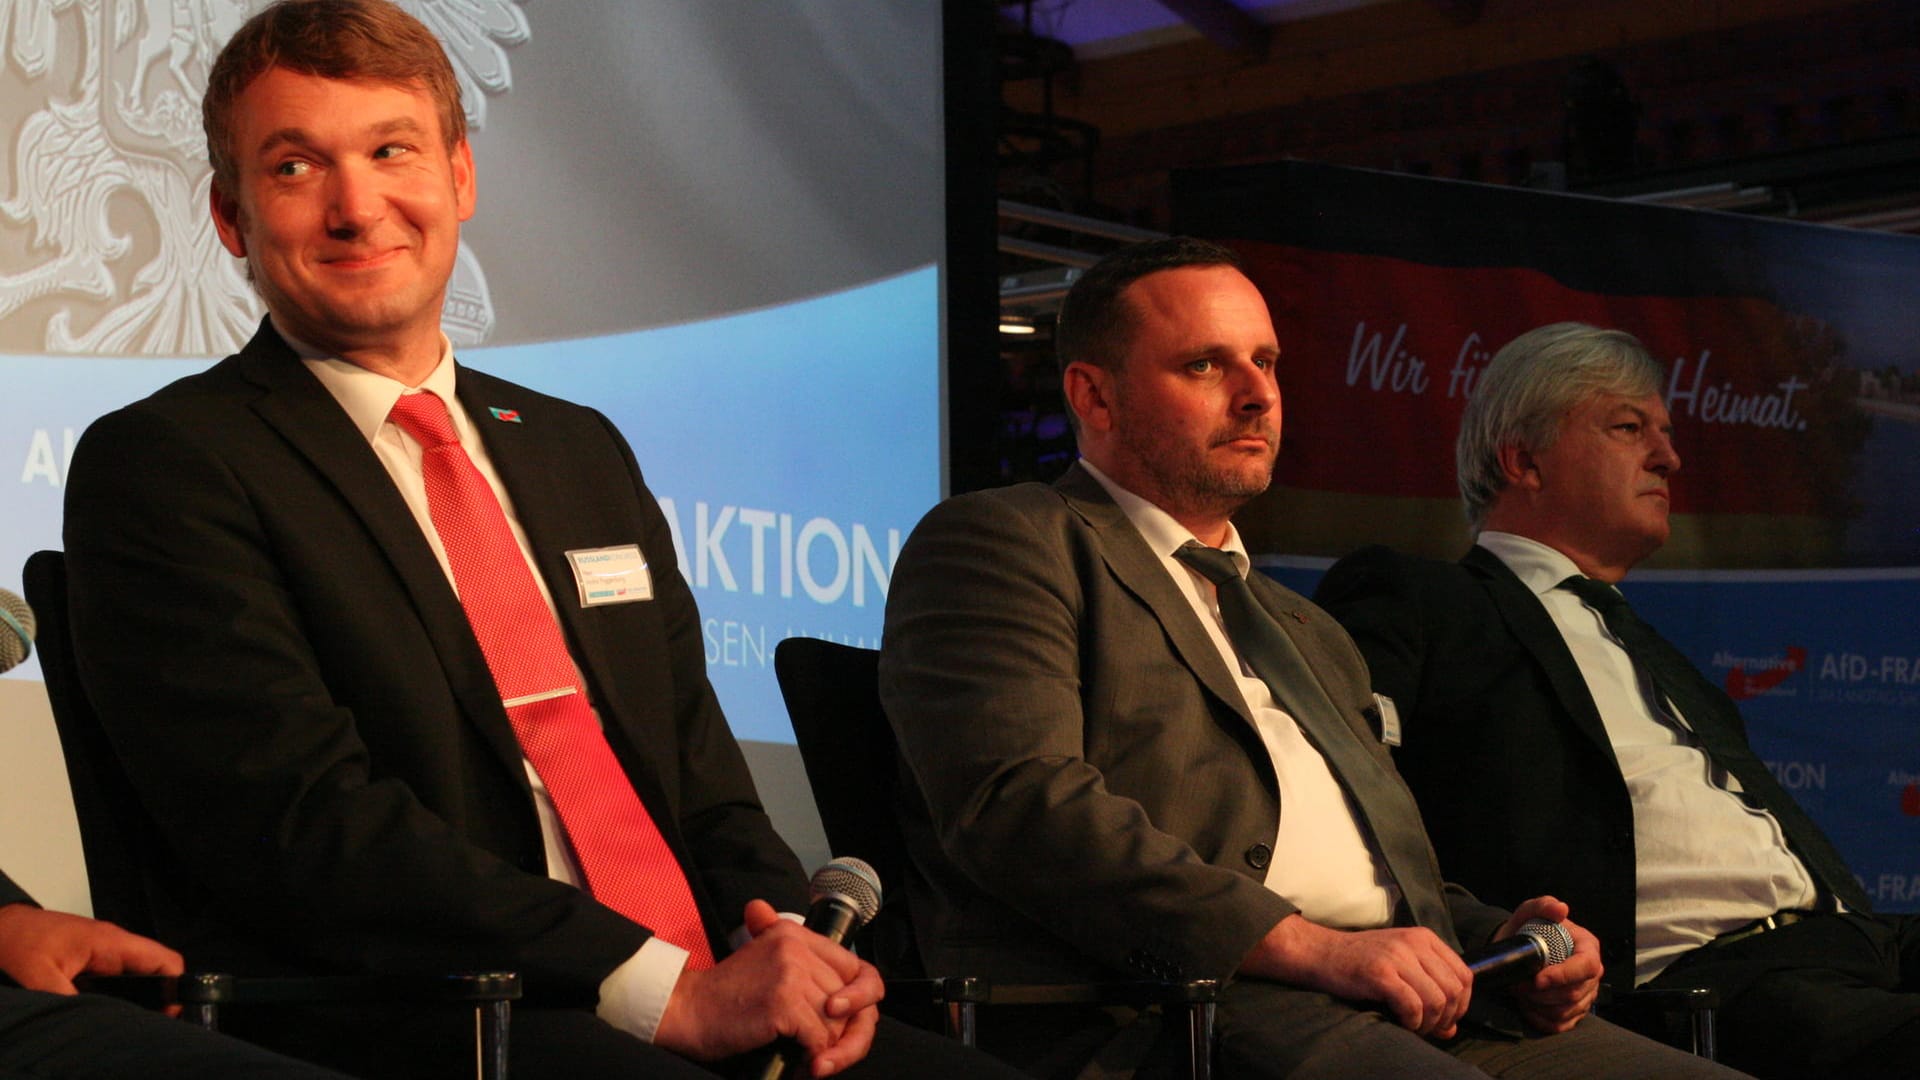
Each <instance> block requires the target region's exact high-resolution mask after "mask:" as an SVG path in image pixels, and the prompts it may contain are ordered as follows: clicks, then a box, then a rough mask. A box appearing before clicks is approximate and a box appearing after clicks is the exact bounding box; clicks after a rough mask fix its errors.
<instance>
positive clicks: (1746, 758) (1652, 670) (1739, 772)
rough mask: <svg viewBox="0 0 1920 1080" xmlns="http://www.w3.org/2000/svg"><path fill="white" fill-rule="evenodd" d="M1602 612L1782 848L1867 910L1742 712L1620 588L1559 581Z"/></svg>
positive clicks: (1581, 580) (1830, 888)
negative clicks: (1753, 742)
mask: <svg viewBox="0 0 1920 1080" xmlns="http://www.w3.org/2000/svg"><path fill="white" fill-rule="evenodd" d="M1560 587H1561V588H1563V589H1566V590H1569V591H1570V592H1573V593H1574V594H1576V595H1577V596H1579V597H1580V599H1582V600H1584V601H1586V602H1587V606H1589V607H1591V608H1593V610H1595V611H1597V612H1599V613H1600V617H1601V618H1602V619H1604V620H1606V623H1607V629H1608V630H1611V631H1612V632H1613V636H1614V637H1616V638H1619V639H1620V644H1621V646H1622V647H1623V648H1625V649H1626V650H1627V655H1628V656H1629V657H1632V659H1633V662H1634V664H1635V665H1637V666H1638V667H1639V668H1640V670H1641V671H1644V672H1646V673H1647V676H1648V678H1651V679H1652V680H1653V685H1654V688H1655V689H1656V690H1658V691H1659V692H1660V694H1661V695H1662V696H1663V697H1665V698H1666V699H1667V700H1668V701H1669V702H1671V703H1672V705H1673V708H1674V710H1675V711H1676V712H1678V713H1679V714H1680V717H1681V719H1682V720H1683V721H1684V722H1685V724H1686V726H1687V727H1689V728H1691V729H1692V730H1693V734H1694V736H1695V737H1696V738H1698V739H1699V740H1700V748H1701V749H1703V750H1705V751H1706V752H1707V756H1708V757H1711V758H1712V759H1713V761H1714V763H1715V764H1717V765H1719V766H1720V767H1721V768H1723V769H1725V770H1727V772H1729V773H1731V774H1732V775H1733V777H1734V778H1735V779H1736V780H1739V781H1740V787H1741V790H1742V791H1744V792H1745V793H1746V798H1747V800H1748V801H1749V802H1751V803H1753V804H1754V805H1757V806H1759V807H1760V808H1761V809H1763V810H1765V811H1766V812H1767V813H1769V814H1772V815H1773V819H1774V820H1775V821H1777V822H1779V823H1780V831H1781V832H1783V833H1785V834H1786V838H1787V844H1788V845H1789V846H1790V847H1792V848H1793V850H1794V852H1795V853H1796V854H1798V855H1799V856H1800V858H1801V860H1802V861H1803V862H1805V863H1806V866H1807V869H1808V870H1809V871H1811V872H1812V874H1813V876H1814V877H1815V878H1816V879H1817V880H1818V881H1819V882H1820V884H1821V885H1822V886H1824V887H1825V888H1826V889H1827V891H1828V892H1830V893H1832V894H1833V895H1834V896H1837V897H1839V898H1840V900H1841V902H1842V903H1844V904H1846V905H1847V906H1848V907H1850V908H1852V909H1853V910H1855V911H1868V910H1871V908H1870V907H1869V905H1868V903H1867V897H1866V894H1865V893H1863V892H1861V891H1860V886H1859V883H1858V882H1856V881H1854V879H1853V874H1852V872H1851V871H1849V870H1848V869H1847V864H1846V861H1845V860H1844V859H1842V858H1841V857H1840V853H1839V852H1837V851H1835V850H1834V849H1833V845H1832V844H1830V843H1828V842H1827V837H1826V834H1824V833H1822V832H1821V831H1820V827H1819V826H1817V825H1815V824H1814V823H1813V819H1811V818H1809V817H1807V815H1806V813H1805V811H1803V810H1801V809H1800V806H1799V804H1798V803H1795V802H1794V801H1793V796H1791V795H1788V794H1787V792H1786V789H1784V788H1782V787H1781V786H1780V782H1779V781H1777V780H1775V779H1774V778H1773V774H1772V773H1771V772H1768V771H1767V766H1766V763H1765V762H1763V761H1761V760H1760V758H1759V756H1758V755H1756V754H1755V753H1754V752H1753V747H1751V746H1749V745H1747V740H1746V736H1745V734H1744V733H1743V731H1742V728H1741V724H1740V714H1739V711H1738V710H1737V708H1736V707H1735V706H1734V704H1733V699H1732V698H1729V697H1727V695H1726V694H1724V693H1722V692H1721V691H1720V689H1719V688H1718V687H1716V686H1714V685H1713V684H1712V683H1710V682H1708V681H1707V680H1706V677H1705V676H1703V675H1701V674H1700V672H1699V669H1697V668H1695V667H1694V666H1693V663H1692V662H1691V661H1689V660H1688V659H1687V658H1686V655H1685V654H1683V653H1682V652H1681V651H1680V650H1679V649H1676V648H1674V647H1673V644H1672V643H1671V642H1669V641H1667V639H1666V638H1663V637H1661V636H1660V634H1659V633H1658V632H1657V631H1656V630H1654V628H1653V627H1651V626H1648V625H1647V624H1646V622H1645V621H1643V620H1642V619H1641V618H1640V616H1638V615H1636V614H1634V613H1633V608H1632V607H1630V606H1629V605H1628V604H1627V598H1626V597H1624V596H1621V595H1620V590H1618V589H1616V588H1614V587H1613V586H1611V585H1608V584H1606V583H1605V582H1602V581H1595V580H1594V579H1592V578H1590V577H1582V576H1580V575H1578V574H1576V575H1574V576H1573V577H1570V578H1568V579H1567V580H1565V581H1563V582H1561V583H1560Z"/></svg>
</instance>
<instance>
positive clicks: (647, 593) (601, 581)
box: [567, 544, 653, 607]
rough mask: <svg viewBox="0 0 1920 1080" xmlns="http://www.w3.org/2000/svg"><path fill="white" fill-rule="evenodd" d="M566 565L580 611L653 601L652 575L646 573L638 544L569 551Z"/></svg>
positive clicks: (644, 558)
mask: <svg viewBox="0 0 1920 1080" xmlns="http://www.w3.org/2000/svg"><path fill="white" fill-rule="evenodd" d="M567 562H568V563H570V564H572V566H573V583H574V584H575V585H577V586H579V588H580V606H581V607H599V606H600V605H602V604H631V603H633V602H634V601H636V600H651V599H653V575H652V574H649V573H648V572H647V557H646V556H645V555H642V554H640V545H638V544H626V545H623V546H621V547H603V548H581V549H580V550H577V551H569V552H567Z"/></svg>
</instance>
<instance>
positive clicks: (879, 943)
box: [773, 638, 924, 978]
mask: <svg viewBox="0 0 1920 1080" xmlns="http://www.w3.org/2000/svg"><path fill="white" fill-rule="evenodd" d="M879 663H880V654H879V653H878V652H875V651H874V650H872V649H862V648H856V647H854V646H851V645H842V644H839V643H838V642H833V641H821V640H819V639H816V638H788V639H786V640H785V641H782V642H781V643H780V644H779V645H778V646H776V647H775V648H774V651H773V671H774V675H775V676H776V677H777V678H778V679H779V680H780V694H781V697H783V698H784V699H785V700H786V703H787V715H788V716H789V717H791V718H792V720H793V733H794V736H795V737H796V738H797V739H798V740H799V743H800V761H801V763H802V764H803V765H804V766H805V767H806V771H807V784H808V786H809V787H811V788H812V789H813V801H814V805H815V806H816V807H817V808H818V809H819V811H820V824H821V825H822V826H824V827H825V829H826V831H827V842H828V843H829V844H831V845H832V846H833V850H834V853H835V854H839V855H853V856H856V857H858V858H861V859H865V860H866V861H867V862H868V863H869V864H870V865H871V866H872V867H873V869H874V871H875V872H876V873H878V874H879V875H880V884H881V887H882V892H883V895H884V898H885V906H884V907H883V908H882V909H881V913H880V915H879V917H877V918H876V919H874V920H873V922H872V923H870V924H869V925H868V926H867V927H866V928H865V929H864V930H862V931H861V935H860V937H859V938H857V939H856V940H858V941H859V942H860V944H861V951H862V952H863V953H865V954H866V955H867V956H868V958H869V959H871V960H872V961H873V962H874V964H875V965H876V966H878V967H879V968H880V970H881V971H882V972H883V973H885V974H886V975H887V976H888V977H889V978H903V977H915V976H919V975H922V974H924V972H923V971H922V969H921V965H920V961H919V953H918V950H917V948H916V947H915V945H914V943H913V935H912V930H911V922H910V917H909V915H908V912H907V900H906V889H905V885H906V881H907V875H908V872H909V871H908V862H907V850H906V841H905V839H904V838H903V837H902V836H901V833H900V824H899V822H900V817H899V815H900V807H899V805H898V804H897V803H896V801H895V799H896V795H897V793H898V792H899V787H900V785H899V768H900V765H899V754H898V752H897V744H896V743H895V742H894V738H893V729H892V728H891V727H889V726H888V724H887V715H886V713H885V712H884V711H883V710H882V709H881V707H880V667H879Z"/></svg>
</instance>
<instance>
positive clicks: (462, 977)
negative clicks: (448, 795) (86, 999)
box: [75, 971, 521, 1008]
mask: <svg viewBox="0 0 1920 1080" xmlns="http://www.w3.org/2000/svg"><path fill="white" fill-rule="evenodd" d="M75 984H76V985H77V986H79V988H80V989H82V990H85V991H87V992H89V993H97V994H107V995H109V996H112V997H117V998H123V999H125V1000H128V1001H132V1002H133V1003H135V1004H137V1005H145V1006H147V1007H149V1008H160V1007H163V1006H168V1005H261V1004H274V1005H286V1004H316V1003H327V1002H339V1001H403V1002H413V1003H420V1002H426V1003H433V1002H473V1003H475V1004H485V1003H487V1002H493V1001H518V1000H520V993H521V987H520V976H519V975H517V974H515V973H514V972H510V971H481V972H465V973H461V974H456V975H286V976H281V975H261V976H239V975H228V974H221V973H209V972H189V973H188V974H185V975H88V976H82V977H81V978H80V979H77V980H75Z"/></svg>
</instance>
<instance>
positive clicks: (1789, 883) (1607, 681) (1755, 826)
mask: <svg viewBox="0 0 1920 1080" xmlns="http://www.w3.org/2000/svg"><path fill="white" fill-rule="evenodd" d="M1478 542H1479V544H1480V546H1481V547H1483V548H1486V549H1487V550H1488V551H1490V552H1492V553H1493V554H1494V555H1495V556H1497V557H1498V558H1499V559H1500V561H1501V562H1503V563H1506V564H1507V568H1508V569H1510V570H1512V571H1513V572H1514V574H1515V575H1516V576H1518V577H1519V578H1520V581H1521V582H1522V583H1523V584H1525V585H1526V586H1527V588H1529V589H1531V590H1532V591H1533V593H1534V595H1535V596H1537V597H1539V599H1540V603H1541V604H1542V605H1543V606H1544V607H1545V608H1546V609H1547V614H1548V616H1550V617H1551V618H1552V619H1553V623H1554V625H1555V626H1556V627H1558V628H1559V630H1560V636H1561V637H1562V638H1564V639H1565V640H1566V643H1567V649H1568V650H1569V651H1570V652H1572V653H1573V659H1574V662H1575V663H1576V664H1578V665H1579V666H1580V674H1581V676H1582V677H1583V678H1584V679H1585V680H1586V683H1587V690H1588V692H1589V693H1591V694H1592V695H1593V703H1594V705H1596V706H1597V707H1598V708H1599V710H1600V719H1601V722H1602V723H1603V724H1605V725H1606V729H1607V738H1608V740H1609V741H1611V742H1612V744H1613V754H1614V757H1615V758H1616V759H1618V760H1619V762H1620V775H1621V778H1622V779H1624V780H1625V781H1626V782H1627V793H1628V795H1630V796H1631V797H1632V799H1633V849H1634V860H1635V873H1636V876H1637V881H1636V883H1635V884H1636V890H1635V892H1636V897H1637V903H1636V905H1635V912H1636V926H1635V952H1634V961H1635V962H1634V983H1635V985H1638V984H1640V983H1644V982H1646V981H1647V980H1648V979H1651V978H1653V977H1654V976H1656V975H1658V974H1660V973H1661V972H1662V971H1664V970H1666V967H1667V965H1668V964H1670V963H1672V962H1673V961H1674V959H1675V958H1676V957H1678V956H1679V955H1680V954H1682V953H1685V952H1687V951H1689V950H1691V949H1695V948H1698V947H1699V946H1701V945H1705V944H1706V943H1707V942H1709V941H1712V940H1713V939H1714V938H1716V937H1719V936H1720V935H1721V934H1723V933H1726V932H1727V931H1729V930H1732V929H1735V928H1737V927H1739V926H1743V925H1745V924H1746V923H1750V922H1752V921H1753V920H1755V919H1758V918H1762V917H1764V916H1767V915H1771V914H1773V913H1774V912H1776V911H1779V910H1780V909H1782V908H1807V907H1812V906H1813V905H1814V903H1815V901H1816V899H1817V897H1818V895H1819V894H1818V890H1817V889H1816V888H1815V886H1814V882H1813V876H1812V875H1811V874H1809V873H1808V872H1807V869H1806V867H1804V866H1802V865H1801V863H1800V860H1799V858H1798V857H1796V856H1795V855H1794V854H1793V852H1792V851H1791V850H1790V849H1788V847H1787V841H1786V837H1785V836H1784V835H1783V834H1782V833H1781V831H1780V824H1779V823H1778V822H1777V821H1775V820H1774V819H1773V815H1771V814H1769V813H1767V812H1766V811H1765V810H1761V809H1759V808H1757V807H1754V806H1750V805H1748V804H1747V802H1746V800H1744V799H1742V798H1741V797H1740V795H1739V794H1738V792H1739V790H1740V784H1739V781H1738V780H1736V779H1734V778H1733V777H1732V776H1731V775H1729V774H1728V773H1727V772H1726V771H1725V770H1724V769H1721V768H1718V767H1717V766H1715V765H1714V764H1713V762H1712V761H1711V760H1710V759H1709V758H1708V757H1707V754H1706V751H1704V750H1702V749H1700V747H1699V745H1698V744H1697V740H1696V739H1695V738H1694V735H1693V732H1692V730H1691V729H1690V728H1688V727H1687V723H1686V718H1685V717H1682V716H1680V715H1679V712H1678V711H1677V710H1676V709H1674V708H1673V705H1672V703H1671V702H1669V701H1667V700H1666V699H1665V698H1664V697H1662V696H1661V695H1659V694H1658V693H1656V692H1655V690H1654V687H1653V682H1652V680H1651V679H1650V678H1649V677H1648V676H1647V675H1646V674H1645V673H1644V672H1642V671H1640V670H1639V669H1638V668H1636V667H1635V666H1634V663H1633V659H1632V658H1631V657H1630V656H1628V655H1627V651H1626V649H1625V648H1623V647H1622V646H1621V644H1620V642H1619V640H1618V639H1616V638H1615V637H1614V636H1613V634H1612V633H1611V632H1609V631H1608V630H1607V624H1606V622H1605V620H1603V619H1602V618H1601V617H1600V613H1599V612H1597V611H1595V610H1594V609H1592V608H1590V607H1588V606H1587V604H1586V602H1585V601H1583V600H1581V599H1580V597H1579V596H1577V595H1575V594H1574V593H1573V592H1572V591H1571V590H1568V589H1562V588H1559V585H1560V583H1561V582H1562V581H1565V580H1566V579H1567V578H1569V577H1572V576H1573V575H1575V574H1578V573H1580V569H1579V568H1578V567H1577V566H1575V565H1574V564H1573V560H1572V559H1569V558H1567V557H1566V556H1565V555H1563V554H1561V553H1560V552H1559V551H1556V550H1555V549H1553V548H1551V547H1548V546H1547V545H1545V544H1542V543H1540V542H1538V541H1536V540H1530V539H1528V538H1527V537H1524V536H1516V535H1514V534H1512V533H1503V532H1483V533H1481V534H1480V537H1479V541H1478ZM1579 914H1580V913H1579V912H1577V911H1576V912H1574V917H1575V918H1578V917H1579Z"/></svg>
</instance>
